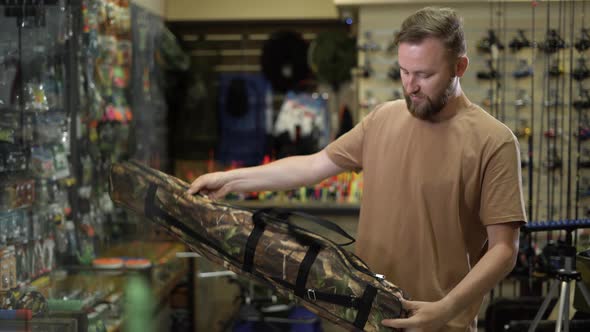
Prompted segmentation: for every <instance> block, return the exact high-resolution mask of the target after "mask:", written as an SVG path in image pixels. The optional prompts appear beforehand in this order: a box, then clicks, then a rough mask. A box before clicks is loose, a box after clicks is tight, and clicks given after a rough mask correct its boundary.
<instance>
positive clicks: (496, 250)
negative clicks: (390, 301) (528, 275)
mask: <svg viewBox="0 0 590 332" xmlns="http://www.w3.org/2000/svg"><path fill="white" fill-rule="evenodd" d="M520 225H521V223H520V222H512V223H503V224H496V225H489V226H487V227H486V229H487V234H488V251H487V252H486V253H485V254H484V255H483V257H482V258H481V259H480V260H479V262H478V263H477V264H476V265H475V266H474V267H473V269H472V270H471V271H470V272H469V273H468V274H467V275H466V276H465V278H463V280H461V282H460V283H459V284H457V286H455V288H453V290H451V292H449V293H448V294H447V295H446V296H445V297H444V298H443V299H441V300H439V301H436V302H418V301H403V303H402V304H403V306H404V308H405V309H407V310H410V311H411V316H410V317H409V318H404V319H386V320H384V321H383V324H384V325H386V326H390V327H396V328H412V327H420V328H426V329H435V328H438V327H441V326H443V325H444V324H445V323H447V322H448V321H450V320H451V319H453V318H454V317H455V316H457V315H459V314H460V313H461V312H462V311H463V310H464V309H465V308H466V307H467V306H468V305H469V304H471V303H473V302H474V301H476V300H477V299H479V298H481V297H482V296H483V295H485V294H486V293H487V292H489V291H490V290H491V289H492V288H494V287H495V286H496V284H497V283H498V282H500V281H501V280H502V279H503V278H504V277H505V276H506V275H507V274H508V273H510V271H512V269H513V268H514V265H515V264H516V257H517V254H518V240H519V234H520V232H519V227H520Z"/></svg>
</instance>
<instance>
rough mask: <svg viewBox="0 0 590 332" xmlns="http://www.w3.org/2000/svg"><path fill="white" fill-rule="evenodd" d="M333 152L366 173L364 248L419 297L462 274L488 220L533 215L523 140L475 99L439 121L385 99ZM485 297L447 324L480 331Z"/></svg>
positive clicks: (440, 293) (373, 264) (477, 252)
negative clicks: (528, 211) (524, 181)
mask: <svg viewBox="0 0 590 332" xmlns="http://www.w3.org/2000/svg"><path fill="white" fill-rule="evenodd" d="M462 98H463V99H464V102H465V105H468V104H469V102H468V100H467V99H466V98H465V97H464V96H463V97H462ZM326 151H327V153H328V156H329V158H330V159H331V160H332V161H333V162H334V163H336V164H337V165H339V166H340V167H343V168H346V169H351V170H356V171H359V170H361V169H362V171H363V179H364V189H363V199H362V203H361V211H360V220H359V225H358V232H357V244H356V251H357V254H358V255H359V256H360V257H361V258H362V259H363V260H364V261H365V262H366V263H367V264H368V265H369V267H370V268H371V270H372V271H373V272H376V273H380V274H384V275H385V277H386V279H387V280H389V281H391V282H393V283H394V284H396V285H398V286H399V287H401V289H402V290H404V291H405V292H406V293H407V295H409V297H410V298H411V299H413V300H418V301H436V300H439V299H441V298H443V297H444V296H445V295H446V294H447V293H448V292H449V291H450V290H451V289H453V287H455V285H457V284H458V283H459V282H460V281H461V280H462V279H463V277H465V275H466V274H467V273H468V272H469V271H470V269H471V268H472V267H473V266H474V265H475V264H476V263H477V262H478V260H479V259H480V258H481V256H482V255H483V253H485V250H486V242H487V236H486V228H485V226H486V225H490V224H498V223H506V222H514V221H523V222H524V221H526V215H525V208H524V200H523V196H522V185H521V166H520V154H519V147H518V141H517V139H516V137H515V136H514V135H513V134H512V132H511V131H510V129H509V128H507V127H506V126H505V125H504V124H502V123H501V122H499V121H498V120H496V119H495V118H494V117H492V116H491V115H489V114H488V113H487V112H485V111H484V110H482V109H481V108H480V107H478V106H476V105H473V104H472V105H471V106H469V107H465V108H463V109H460V110H459V111H458V113H457V114H456V115H455V116H453V117H452V118H450V119H448V120H446V121H444V122H439V123H433V122H429V121H424V120H420V119H417V118H415V117H413V116H412V115H411V114H410V113H409V112H408V110H407V107H406V103H405V101H404V100H397V101H392V102H388V103H385V104H382V105H380V106H378V107H377V108H376V109H375V110H374V111H372V112H371V113H370V114H369V115H367V116H366V117H365V118H364V119H363V121H362V122H361V123H359V124H358V125H356V126H355V127H354V128H353V129H352V130H351V131H349V132H348V133H346V134H345V135H343V136H342V137H340V138H339V139H338V140H336V141H334V142H333V143H331V144H330V145H329V146H328V147H327V148H326ZM482 300H483V299H479V300H478V301H476V302H475V303H473V304H472V305H471V306H469V308H468V309H467V310H465V311H464V312H463V313H462V314H461V315H460V316H459V317H457V318H456V319H454V320H452V321H451V322H450V323H449V324H448V326H447V328H446V329H444V330H445V331H465V330H468V331H475V326H476V322H475V317H476V316H477V313H478V310H479V307H480V306H481V303H482Z"/></svg>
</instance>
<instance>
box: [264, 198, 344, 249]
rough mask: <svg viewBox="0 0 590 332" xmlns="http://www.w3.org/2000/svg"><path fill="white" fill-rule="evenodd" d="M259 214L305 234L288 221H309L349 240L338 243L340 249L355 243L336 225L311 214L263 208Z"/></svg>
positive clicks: (304, 229)
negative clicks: (291, 217)
mask: <svg viewBox="0 0 590 332" xmlns="http://www.w3.org/2000/svg"><path fill="white" fill-rule="evenodd" d="M257 212H260V213H261V214H264V215H265V216H266V217H267V218H269V219H271V220H272V221H277V222H281V223H284V224H287V226H288V227H289V228H291V229H294V230H295V231H297V230H303V231H305V232H309V230H308V229H306V228H304V227H301V226H297V225H296V224H294V223H293V222H291V221H290V220H289V217H290V216H298V217H302V218H304V219H307V220H309V221H312V222H314V223H315V224H317V225H319V226H322V227H324V228H326V229H328V230H331V231H333V232H334V233H337V234H339V235H341V236H342V237H345V238H347V239H348V240H350V241H349V242H346V243H340V244H338V243H337V245H338V246H340V247H343V246H347V245H350V244H352V243H354V242H355V239H354V237H352V236H351V235H350V234H348V233H347V232H346V231H345V230H343V229H342V228H341V227H340V226H338V225H336V224H335V223H333V222H331V221H329V220H326V219H322V218H319V217H316V216H314V215H311V214H307V213H305V212H300V211H288V210H283V209H279V208H265V209H259V210H256V212H255V213H257Z"/></svg>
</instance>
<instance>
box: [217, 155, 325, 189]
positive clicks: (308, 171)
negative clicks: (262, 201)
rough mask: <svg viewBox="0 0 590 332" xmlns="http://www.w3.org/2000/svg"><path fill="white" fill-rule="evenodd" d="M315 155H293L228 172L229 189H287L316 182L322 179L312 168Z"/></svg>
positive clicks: (319, 173) (320, 173) (321, 175)
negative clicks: (265, 163)
mask: <svg viewBox="0 0 590 332" xmlns="http://www.w3.org/2000/svg"><path fill="white" fill-rule="evenodd" d="M316 158H318V156H317V154H316V155H307V156H293V157H288V158H283V159H279V160H277V161H275V162H272V163H270V164H267V165H262V166H255V167H247V168H241V169H236V170H232V171H229V172H228V176H229V182H228V185H229V187H230V189H231V191H237V192H243V191H260V190H287V189H292V188H297V187H300V186H304V185H309V184H313V183H316V182H318V181H320V180H322V179H323V174H322V172H321V171H317V170H314V167H315V164H316Z"/></svg>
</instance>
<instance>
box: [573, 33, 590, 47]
mask: <svg viewBox="0 0 590 332" xmlns="http://www.w3.org/2000/svg"><path fill="white" fill-rule="evenodd" d="M580 34H581V36H580V39H578V40H577V41H576V43H575V44H574V47H575V48H576V50H578V52H580V53H581V52H584V51H586V50H587V49H589V48H590V32H589V31H588V29H586V28H582V30H581V32H580Z"/></svg>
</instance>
